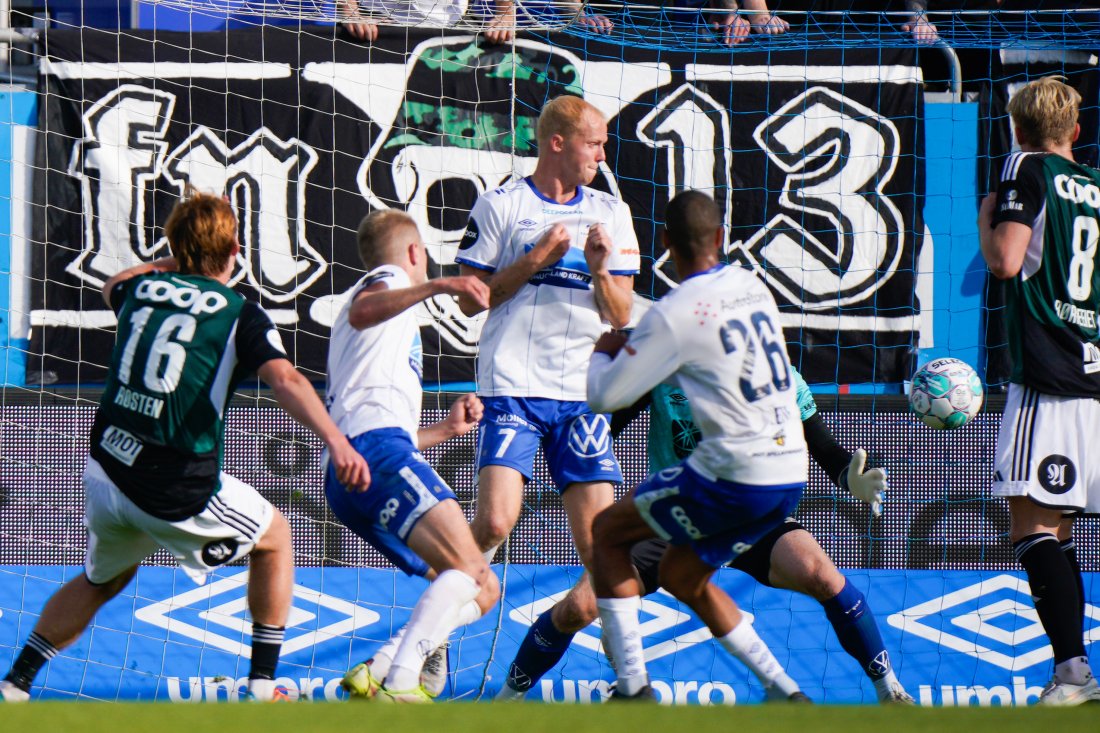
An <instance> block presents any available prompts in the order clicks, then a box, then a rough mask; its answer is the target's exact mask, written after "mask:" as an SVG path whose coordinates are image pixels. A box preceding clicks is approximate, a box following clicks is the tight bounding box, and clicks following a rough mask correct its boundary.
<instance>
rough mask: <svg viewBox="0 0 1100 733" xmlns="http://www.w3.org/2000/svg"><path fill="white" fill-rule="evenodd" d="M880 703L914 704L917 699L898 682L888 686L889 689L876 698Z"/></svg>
mask: <svg viewBox="0 0 1100 733" xmlns="http://www.w3.org/2000/svg"><path fill="white" fill-rule="evenodd" d="M878 701H879V703H880V704H882V705H916V704H917V701H916V700H914V699H913V696H912V695H910V694H909V693H908V692H906V691H905V688H904V687H902V686H901V683H900V682H895V683H894V684H893V685H891V686H890V691H889V692H887V693H886V694H885V695H883V696H882V697H880V698H879V699H878Z"/></svg>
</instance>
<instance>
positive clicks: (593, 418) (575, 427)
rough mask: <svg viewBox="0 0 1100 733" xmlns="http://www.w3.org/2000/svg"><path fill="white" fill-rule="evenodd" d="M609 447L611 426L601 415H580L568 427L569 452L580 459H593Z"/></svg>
mask: <svg viewBox="0 0 1100 733" xmlns="http://www.w3.org/2000/svg"><path fill="white" fill-rule="evenodd" d="M610 445H611V425H610V424H608V422H607V418H606V417H604V416H603V415H581V416H580V417H577V418H575V419H574V420H573V423H572V425H570V426H569V450H571V451H573V453H575V454H576V455H578V456H580V457H581V458H595V457H596V456H599V455H603V454H604V453H606V452H607V450H608V448H609V447H610Z"/></svg>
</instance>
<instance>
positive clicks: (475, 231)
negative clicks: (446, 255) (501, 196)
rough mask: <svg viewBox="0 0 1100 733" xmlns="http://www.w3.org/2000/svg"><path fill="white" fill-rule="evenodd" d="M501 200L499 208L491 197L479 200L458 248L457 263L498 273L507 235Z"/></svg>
mask: <svg viewBox="0 0 1100 733" xmlns="http://www.w3.org/2000/svg"><path fill="white" fill-rule="evenodd" d="M503 203H505V202H504V201H500V202H498V203H497V205H496V206H494V205H493V202H491V201H490V197H488V196H480V197H478V200H477V202H476V203H475V204H474V208H473V209H472V210H471V211H470V219H469V221H468V222H467V223H466V231H465V233H463V235H462V241H461V242H460V243H459V245H458V256H456V257H455V261H456V262H458V263H459V264H460V265H469V266H470V267H474V268H476V269H478V270H485V271H487V272H495V271H496V270H498V269H499V268H500V267H501V263H500V258H501V255H502V254H504V250H505V245H506V240H507V232H506V231H505V229H506V227H505V226H504V218H503V216H502V214H503V213H504V212H502V211H501V204H503Z"/></svg>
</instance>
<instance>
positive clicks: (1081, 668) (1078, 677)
mask: <svg viewBox="0 0 1100 733" xmlns="http://www.w3.org/2000/svg"><path fill="white" fill-rule="evenodd" d="M1054 678H1055V679H1056V680H1058V681H1059V682H1068V683H1069V684H1071V685H1083V684H1085V683H1086V682H1088V681H1089V680H1090V679H1092V668H1091V667H1089V658H1088V657H1073V658H1072V659H1067V660H1066V661H1064V662H1062V663H1061V664H1059V665H1058V666H1056V667H1055V668H1054Z"/></svg>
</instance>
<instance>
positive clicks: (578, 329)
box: [456, 96, 640, 567]
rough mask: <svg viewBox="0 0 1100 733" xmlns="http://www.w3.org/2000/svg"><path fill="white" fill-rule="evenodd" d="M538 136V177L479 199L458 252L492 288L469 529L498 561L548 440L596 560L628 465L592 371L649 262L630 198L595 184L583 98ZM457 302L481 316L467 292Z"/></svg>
mask: <svg viewBox="0 0 1100 733" xmlns="http://www.w3.org/2000/svg"><path fill="white" fill-rule="evenodd" d="M537 136H538V143H539V159H538V163H537V164H536V167H535V171H534V172H533V173H532V174H531V175H530V176H529V177H527V178H524V179H522V180H519V181H515V182H513V183H510V184H508V185H506V186H503V187H501V188H498V189H496V190H494V191H491V192H489V193H487V194H485V195H483V196H482V197H481V198H480V199H478V201H477V203H476V204H475V205H474V208H473V211H472V212H471V214H470V223H469V226H468V228H467V230H466V234H465V237H464V238H463V241H462V244H461V245H460V246H459V253H458V257H457V258H456V259H457V261H458V263H459V264H460V265H461V272H462V273H463V274H469V275H474V274H476V275H478V276H480V277H482V278H483V279H484V280H485V281H486V283H487V284H488V285H489V288H490V294H489V305H490V310H489V316H488V319H487V320H486V322H485V327H484V329H483V330H482V335H481V343H480V347H479V349H480V350H479V356H478V367H477V369H478V394H479V395H480V396H481V398H482V401H483V402H484V403H485V416H484V418H483V419H482V422H481V428H480V432H479V441H478V442H479V448H478V469H479V471H478V498H477V513H476V515H475V517H474V521H473V525H472V528H473V531H474V537H475V538H476V539H477V541H478V544H479V545H480V546H481V549H482V550H483V551H485V553H486V557H487V558H488V559H492V557H493V554H494V553H495V551H496V548H497V547H498V546H499V545H500V544H501V543H502V542H503V541H504V539H505V538H506V537H507V536H508V533H509V532H511V530H512V527H513V526H515V523H516V520H517V519H518V518H519V512H520V507H521V503H522V498H523V486H524V483H525V481H527V480H529V479H530V478H531V473H532V469H533V464H534V458H535V453H536V451H537V450H538V447H539V445H540V444H541V445H542V446H543V450H544V452H545V455H546V460H547V464H548V465H549V468H550V474H551V476H552V477H553V479H554V483H555V484H556V486H557V487H558V490H559V491H560V492H561V494H562V503H563V505H564V507H565V511H566V513H567V515H568V516H569V522H570V528H571V529H572V532H573V540H574V542H575V544H576V547H577V553H578V554H579V556H580V559H581V562H582V563H584V565H585V566H586V567H587V566H588V565H589V563H590V561H591V546H592V533H591V529H592V526H591V525H592V518H593V517H594V516H595V515H596V513H597V512H599V511H600V510H601V509H603V508H604V507H606V506H609V505H610V504H611V502H612V501H613V498H614V494H613V491H612V484H614V483H621V482H622V472H621V471H620V469H619V464H618V462H617V461H616V460H615V456H614V454H613V453H612V451H611V430H610V425H609V423H608V421H607V417H606V416H605V415H601V414H594V413H593V412H592V411H591V410H589V409H588V405H587V404H586V403H585V401H584V399H585V384H584V375H585V370H586V369H587V366H588V358H589V355H590V354H591V351H592V346H593V344H595V342H596V339H597V338H598V337H599V335H600V333H601V332H602V331H603V329H604V328H605V325H604V324H610V325H611V327H612V328H623V327H625V326H626V325H627V323H628V321H629V320H630V310H631V306H632V304H633V292H634V291H633V289H634V275H635V274H636V273H637V272H638V268H639V265H640V257H639V252H638V240H637V237H636V236H635V234H634V228H633V224H632V222H631V217H630V211H629V209H628V208H627V206H626V204H624V203H623V202H622V201H621V200H619V199H618V198H616V197H615V196H612V195H610V194H606V193H602V192H600V191H596V190H594V189H592V188H589V187H588V184H590V183H591V182H592V180H593V179H594V178H595V177H596V175H597V173H598V172H599V167H600V164H601V163H602V162H603V160H604V159H605V158H604V145H605V144H606V142H607V123H606V121H605V120H604V118H603V116H602V115H601V114H600V113H599V111H598V110H596V108H595V107H593V106H592V105H590V104H588V103H587V102H585V101H584V100H582V99H580V98H579V97H570V96H566V97H558V98H556V99H553V100H551V101H550V102H548V103H547V104H546V106H545V107H543V110H542V113H541V114H540V115H539V122H538V128H537ZM459 305H460V306H461V307H462V310H463V311H464V312H465V313H466V314H468V315H473V314H474V313H477V312H479V311H481V310H484V308H483V307H481V306H480V305H478V304H475V303H472V302H471V301H470V299H469V298H465V297H463V296H461V295H460V296H459Z"/></svg>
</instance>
